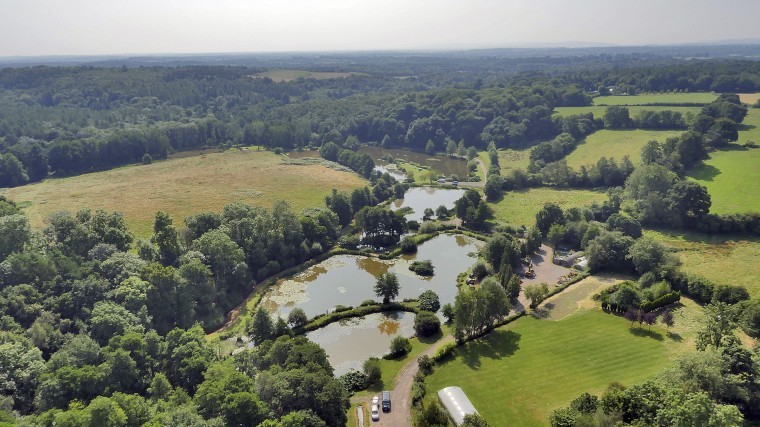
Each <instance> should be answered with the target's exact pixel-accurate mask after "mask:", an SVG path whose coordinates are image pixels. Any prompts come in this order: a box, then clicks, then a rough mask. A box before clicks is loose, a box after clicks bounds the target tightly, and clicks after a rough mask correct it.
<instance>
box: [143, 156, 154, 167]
mask: <svg viewBox="0 0 760 427" xmlns="http://www.w3.org/2000/svg"><path fill="white" fill-rule="evenodd" d="M151 163H153V157H151V156H150V154H148V153H145V155H143V157H142V164H144V165H149V164H151Z"/></svg>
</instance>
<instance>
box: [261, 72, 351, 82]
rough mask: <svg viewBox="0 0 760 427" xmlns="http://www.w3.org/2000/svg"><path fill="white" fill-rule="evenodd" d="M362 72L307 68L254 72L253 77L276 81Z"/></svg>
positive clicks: (330, 76)
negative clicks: (310, 69)
mask: <svg viewBox="0 0 760 427" xmlns="http://www.w3.org/2000/svg"><path fill="white" fill-rule="evenodd" d="M357 74H360V73H342V72H324V71H305V70H268V71H264V72H262V73H258V74H254V75H252V76H251V77H253V78H264V77H268V78H270V79H272V81H273V82H275V83H282V82H290V81H293V80H298V79H316V80H327V79H342V78H345V77H351V76H353V75H357Z"/></svg>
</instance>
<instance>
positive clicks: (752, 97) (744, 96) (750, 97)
mask: <svg viewBox="0 0 760 427" xmlns="http://www.w3.org/2000/svg"><path fill="white" fill-rule="evenodd" d="M739 99H740V100H741V101H742V102H743V103H745V104H750V105H753V104H754V103H756V102H757V101H758V100H760V93H740V94H739Z"/></svg>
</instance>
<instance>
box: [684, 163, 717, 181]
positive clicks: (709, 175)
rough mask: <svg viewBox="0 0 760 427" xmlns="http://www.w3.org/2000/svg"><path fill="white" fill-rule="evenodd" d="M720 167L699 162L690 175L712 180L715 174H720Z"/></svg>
mask: <svg viewBox="0 0 760 427" xmlns="http://www.w3.org/2000/svg"><path fill="white" fill-rule="evenodd" d="M720 174H721V172H720V169H718V168H716V167H715V166H713V165H708V164H704V163H703V164H701V165H700V166H699V167H697V168H695V169H694V171H693V172H692V174H691V176H692V177H694V178H695V179H698V180H701V181H713V180H714V179H715V177H716V176H718V175H720Z"/></svg>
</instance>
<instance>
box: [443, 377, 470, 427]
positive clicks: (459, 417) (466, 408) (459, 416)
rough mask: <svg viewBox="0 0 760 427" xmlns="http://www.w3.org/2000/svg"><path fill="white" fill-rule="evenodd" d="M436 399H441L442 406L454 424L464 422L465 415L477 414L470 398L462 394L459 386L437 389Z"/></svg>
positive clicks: (459, 424)
mask: <svg viewBox="0 0 760 427" xmlns="http://www.w3.org/2000/svg"><path fill="white" fill-rule="evenodd" d="M438 399H440V400H441V403H442V404H443V407H444V408H446V411H447V412H448V413H449V416H450V417H451V419H452V420H454V424H456V425H458V426H461V425H462V423H463V422H464V417H465V415H469V414H477V413H478V411H476V410H475V406H473V405H472V402H470V399H468V398H467V395H466V394H464V391H462V389H461V388H459V387H446V388H444V389H442V390H439V391H438Z"/></svg>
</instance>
